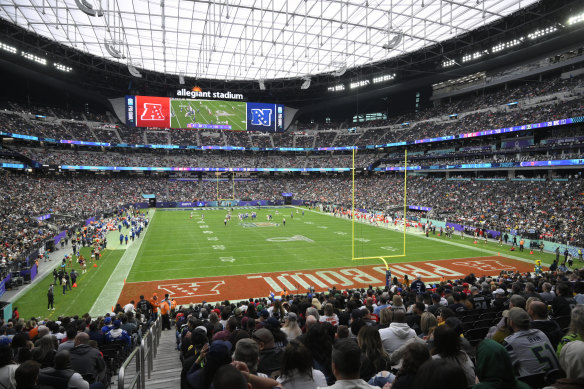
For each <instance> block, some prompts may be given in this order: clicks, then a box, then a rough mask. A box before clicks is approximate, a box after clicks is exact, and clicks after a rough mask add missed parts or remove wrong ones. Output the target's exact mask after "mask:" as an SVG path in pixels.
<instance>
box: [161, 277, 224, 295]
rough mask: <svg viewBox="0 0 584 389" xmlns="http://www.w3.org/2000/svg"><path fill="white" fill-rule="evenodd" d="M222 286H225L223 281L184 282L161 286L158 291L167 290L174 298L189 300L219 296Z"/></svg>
mask: <svg viewBox="0 0 584 389" xmlns="http://www.w3.org/2000/svg"><path fill="white" fill-rule="evenodd" d="M221 285H225V281H223V280H215V281H196V282H184V283H180V284H165V285H159V286H158V289H161V290H165V291H167V292H168V294H170V295H171V296H172V297H173V298H185V297H186V298H188V297H198V296H217V295H219V294H220V293H221V291H220V290H219V289H220V288H219V287H220V286H221Z"/></svg>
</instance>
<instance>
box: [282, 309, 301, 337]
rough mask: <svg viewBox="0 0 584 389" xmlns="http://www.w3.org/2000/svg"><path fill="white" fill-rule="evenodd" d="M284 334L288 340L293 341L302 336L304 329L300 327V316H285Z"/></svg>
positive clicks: (290, 314)
mask: <svg viewBox="0 0 584 389" xmlns="http://www.w3.org/2000/svg"><path fill="white" fill-rule="evenodd" d="M282 332H283V333H285V334H286V339H288V341H291V340H292V339H296V338H297V337H299V336H300V335H302V329H301V328H300V326H299V325H298V316H297V315H296V314H295V313H294V312H288V313H287V314H286V316H284V325H283V326H282Z"/></svg>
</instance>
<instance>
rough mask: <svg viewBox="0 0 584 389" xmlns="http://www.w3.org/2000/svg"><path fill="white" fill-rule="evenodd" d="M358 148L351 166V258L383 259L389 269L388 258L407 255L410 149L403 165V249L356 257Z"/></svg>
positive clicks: (353, 154)
mask: <svg viewBox="0 0 584 389" xmlns="http://www.w3.org/2000/svg"><path fill="white" fill-rule="evenodd" d="M356 152H357V150H356V148H353V153H352V156H353V158H352V159H353V166H352V168H351V172H352V177H351V186H352V190H351V192H352V196H351V197H352V199H351V201H352V205H351V260H353V261H359V260H365V259H380V260H381V261H383V263H384V264H385V268H386V269H389V266H388V264H387V259H391V258H403V257H405V256H406V226H407V218H406V216H407V214H406V212H407V183H408V181H407V180H408V173H407V172H408V169H407V168H408V150H407V149H405V150H404V167H403V172H404V203H403V210H404V215H403V219H402V221H403V223H402V224H403V231H402V234H403V251H402V253H401V254H396V255H377V256H372V257H356V256H355V155H356Z"/></svg>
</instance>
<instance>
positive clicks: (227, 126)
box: [126, 96, 284, 132]
mask: <svg viewBox="0 0 584 389" xmlns="http://www.w3.org/2000/svg"><path fill="white" fill-rule="evenodd" d="M126 123H127V124H128V125H130V126H135V127H155V128H177V129H188V130H191V129H192V130H205V129H211V130H232V131H263V132H283V131H284V105H282V104H267V103H246V102H241V101H229V100H198V99H176V98H170V97H153V96H126Z"/></svg>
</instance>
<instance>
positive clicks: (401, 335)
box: [379, 311, 416, 354]
mask: <svg viewBox="0 0 584 389" xmlns="http://www.w3.org/2000/svg"><path fill="white" fill-rule="evenodd" d="M379 336H380V337H381V342H382V343H383V349H384V350H385V352H387V353H388V354H391V353H392V352H394V351H395V350H397V349H398V348H400V347H401V346H403V345H404V344H405V343H406V342H407V341H408V340H409V339H412V338H415V337H416V331H414V330H413V329H411V328H410V327H409V326H408V325H407V324H406V314H405V312H404V311H394V312H393V320H392V322H391V324H390V325H389V327H388V328H382V329H380V330H379Z"/></svg>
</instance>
